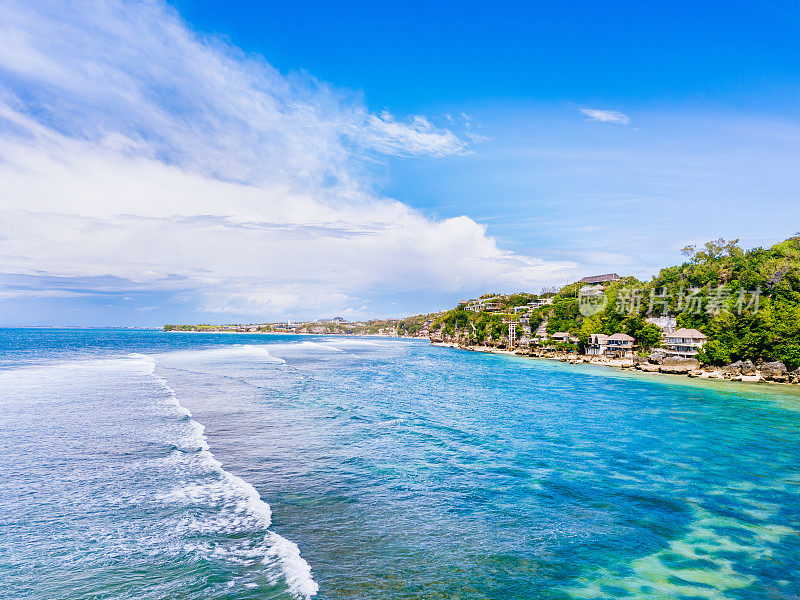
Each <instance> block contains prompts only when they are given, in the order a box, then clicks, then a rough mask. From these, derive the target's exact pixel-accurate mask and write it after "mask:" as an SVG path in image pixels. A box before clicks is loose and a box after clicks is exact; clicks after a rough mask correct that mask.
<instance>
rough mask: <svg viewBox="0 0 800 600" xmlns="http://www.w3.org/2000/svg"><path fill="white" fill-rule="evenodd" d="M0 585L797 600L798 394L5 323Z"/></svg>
mask: <svg viewBox="0 0 800 600" xmlns="http://www.w3.org/2000/svg"><path fill="white" fill-rule="evenodd" d="M0 414H1V415H2V419H1V420H0V471H1V472H2V478H1V479H0V597H2V598H4V599H18V598H19V599H22V598H25V599H30V598H33V599H45V598H47V599H51V598H75V599H78V598H81V599H83V598H85V599H90V598H91V599H100V598H109V599H112V598H113V599H121V598H130V599H134V598H136V599H167V598H170V599H172V598H174V599H179V598H180V599H189V598H197V599H200V598H203V599H216V598H219V599H223V598H224V599H231V600H232V599H239V598H287V599H288V598H306V597H310V596H312V595H313V597H314V598H319V599H348V600H350V599H352V600H356V599H358V600H362V599H363V600H367V599H370V600H373V599H383V598H386V599H412V598H414V599H416V598H425V599H428V598H430V599H434V598H442V599H445V598H447V599H453V600H456V599H459V600H473V599H475V600H477V599H497V600H501V599H502V600H507V599H540V598H541V599H567V598H591V599H605V598H632V599H645V598H647V599H682V600H696V599H725V598H731V599H745V598H747V599H759V600H760V599H764V598H767V599H768V598H778V599H792V598H800V444H798V440H799V439H800V395H798V393H797V392H796V391H795V390H794V389H793V388H788V387H780V386H769V385H741V384H739V385H737V384H720V383H715V382H711V383H703V382H696V381H693V380H688V379H685V378H671V377H664V376H661V377H659V376H648V375H637V374H632V373H622V372H618V371H614V370H611V369H607V368H602V367H586V366H569V365H563V364H561V363H552V362H548V361H535V360H527V359H521V358H511V357H505V356H495V355H485V354H477V353H468V352H462V351H459V350H453V349H446V348H436V347H431V346H430V345H428V344H427V343H424V342H419V341H410V340H392V339H382V338H369V339H363V338H362V339H354V338H330V337H319V336H308V337H296V336H283V337H282V336H257V335H253V336H246V335H213V334H208V335H206V334H178V333H175V334H165V333H162V332H155V331H114V330H91V331H82V330H71V331H70V330H0Z"/></svg>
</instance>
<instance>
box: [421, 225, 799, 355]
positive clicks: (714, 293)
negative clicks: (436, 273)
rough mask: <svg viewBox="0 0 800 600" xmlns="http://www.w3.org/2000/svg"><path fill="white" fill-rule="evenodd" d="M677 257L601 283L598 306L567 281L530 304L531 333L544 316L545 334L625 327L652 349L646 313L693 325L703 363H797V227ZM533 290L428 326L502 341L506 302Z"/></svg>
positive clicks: (655, 338) (448, 334) (443, 333)
mask: <svg viewBox="0 0 800 600" xmlns="http://www.w3.org/2000/svg"><path fill="white" fill-rule="evenodd" d="M682 252H683V254H684V256H686V261H685V262H684V263H682V264H680V265H675V266H671V267H666V268H664V269H661V270H660V271H659V273H658V274H657V275H655V276H654V277H653V278H652V279H651V280H650V281H646V282H643V281H639V280H637V279H636V278H634V277H626V278H622V279H620V280H618V281H613V282H609V283H605V284H603V287H602V294H601V298H600V304H599V305H598V310H597V311H596V312H594V313H593V314H591V311H586V310H582V306H581V302H582V296H581V294H582V293H584V292H585V290H586V286H585V285H584V284H581V283H577V282H576V283H574V284H571V285H568V286H566V287H564V288H562V289H561V290H559V291H558V293H556V294H554V295H553V294H549V295H550V296H552V304H550V305H547V306H543V307H541V308H537V309H535V310H532V311H531V312H530V313H529V314H528V315H527V316H528V317H529V327H530V330H531V331H535V330H536V328H537V327H538V326H539V325H540V324H541V323H542V322H543V321H544V320H546V322H547V325H546V329H547V333H549V334H552V333H555V332H568V333H570V334H572V335H574V336H575V337H576V338H577V339H578V340H579V342H578V344H577V345H578V346H579V347H580V346H581V345H583V344H585V343H586V341H587V339H588V336H589V335H590V334H592V333H604V334H606V335H611V334H614V333H626V334H628V335H631V336H633V337H634V338H635V339H636V342H637V345H638V346H639V349H640V350H641V351H647V350H649V349H651V348H654V347H657V346H658V345H659V344H660V342H661V330H660V329H659V328H658V327H657V326H656V325H654V324H653V323H650V322H648V321H647V319H651V320H653V319H654V318H656V317H662V318H663V317H666V318H674V319H675V322H676V326H677V327H686V328H693V329H698V330H700V331H701V332H703V333H704V334H706V336H708V339H707V342H706V344H705V346H704V348H703V351H702V352H701V355H700V356H699V358H700V360H701V361H702V362H705V363H707V364H714V365H722V364H726V363H730V362H732V361H737V360H751V361H753V362H767V361H773V360H778V361H782V362H783V363H785V364H786V366H787V367H789V368H790V369H794V368H797V367H798V366H800V234H798V235H796V236H793V237H791V238H789V239H787V240H785V241H783V242H780V243H778V244H775V245H774V246H772V247H770V248H753V249H750V250H744V249H742V248H741V247H740V246H739V243H738V240H731V241H727V240H724V239H719V240H714V241H711V242H708V243H706V244H705V245H704V246H703V247H701V248H697V247H694V246H688V247H686V248H684V249H683V251H682ZM532 298H537V296H535V295H533V294H525V293H520V294H512V295H509V296H503V297H502V298H501V299H499V300H498V301H499V302H500V303H501V304H502V308H501V310H498V311H495V312H477V313H476V312H473V311H469V310H466V308H465V307H464V306H463V305H460V306H459V307H456V308H454V309H453V310H450V311H447V312H445V313H443V314H442V315H441V316H440V317H439V318H438V319H437V320H436V321H435V322H434V324H433V325H432V326H431V330H432V331H433V332H435V335H438V336H440V337H444V338H453V339H455V338H457V339H459V340H463V341H464V342H466V343H472V344H489V345H502V344H503V340H504V339H506V338H507V335H508V323H503V321H514V319H515V318H518V317H517V315H515V314H513V313H512V312H511V311H510V310H509V309H510V308H512V307H513V306H518V305H521V304H526V303H527V302H529V301H530V299H532Z"/></svg>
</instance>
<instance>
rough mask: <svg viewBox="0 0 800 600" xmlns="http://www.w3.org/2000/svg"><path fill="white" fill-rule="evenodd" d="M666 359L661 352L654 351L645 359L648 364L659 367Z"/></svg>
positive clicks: (664, 354)
mask: <svg viewBox="0 0 800 600" xmlns="http://www.w3.org/2000/svg"><path fill="white" fill-rule="evenodd" d="M666 357H667V355H666V353H664V352H662V351H661V350H656V351H655V352H651V353H650V356H648V357H647V360H649V361H650V364H653V365H660V364H661V361H663V360H664V359H665V358H666Z"/></svg>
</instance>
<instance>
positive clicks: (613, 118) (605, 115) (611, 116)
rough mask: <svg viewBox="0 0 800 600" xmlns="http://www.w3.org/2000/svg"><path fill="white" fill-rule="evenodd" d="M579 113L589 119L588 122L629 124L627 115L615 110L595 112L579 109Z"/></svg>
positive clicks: (592, 109)
mask: <svg viewBox="0 0 800 600" xmlns="http://www.w3.org/2000/svg"><path fill="white" fill-rule="evenodd" d="M580 111H581V112H582V113H583V114H584V115H586V116H587V117H589V120H590V121H600V122H601V123H621V124H623V125H627V124H628V123H630V122H631V120H630V118H628V116H627V115H624V114H622V113H621V112H617V111H615V110H597V109H594V108H581V109H580Z"/></svg>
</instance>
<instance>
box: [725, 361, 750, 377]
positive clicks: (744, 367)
mask: <svg viewBox="0 0 800 600" xmlns="http://www.w3.org/2000/svg"><path fill="white" fill-rule="evenodd" d="M722 372H723V373H724V374H725V375H729V376H731V377H737V376H739V375H744V376H745V377H750V376H752V375H756V366H755V365H754V364H753V363H752V361H749V360H737V361H736V362H732V363H731V364H729V365H725V366H724V367H722Z"/></svg>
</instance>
